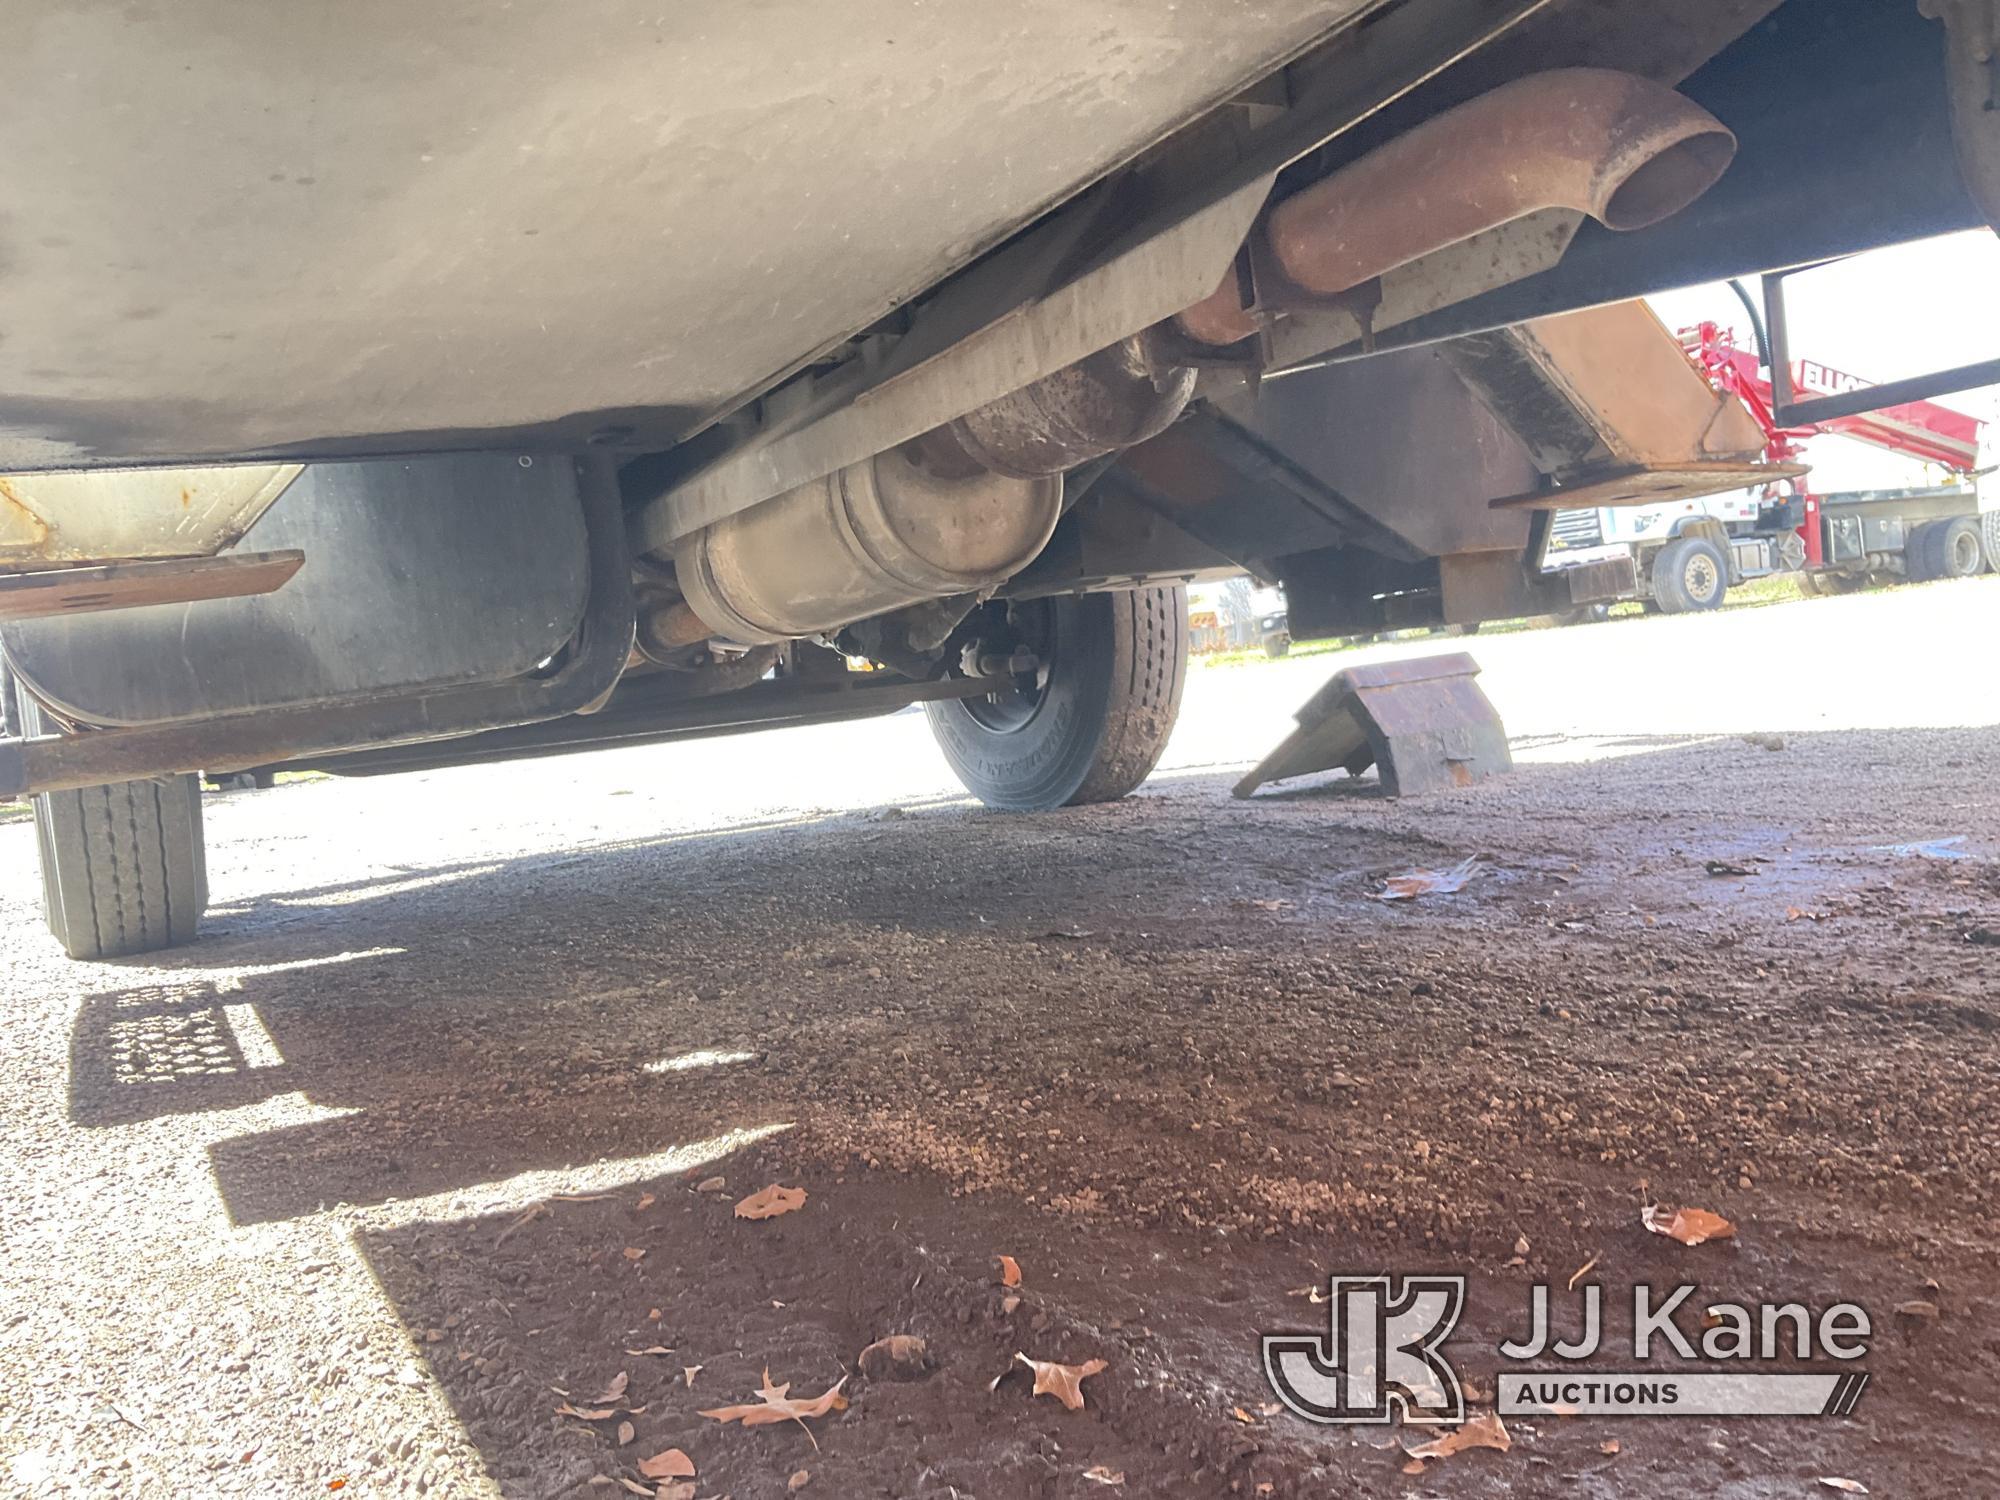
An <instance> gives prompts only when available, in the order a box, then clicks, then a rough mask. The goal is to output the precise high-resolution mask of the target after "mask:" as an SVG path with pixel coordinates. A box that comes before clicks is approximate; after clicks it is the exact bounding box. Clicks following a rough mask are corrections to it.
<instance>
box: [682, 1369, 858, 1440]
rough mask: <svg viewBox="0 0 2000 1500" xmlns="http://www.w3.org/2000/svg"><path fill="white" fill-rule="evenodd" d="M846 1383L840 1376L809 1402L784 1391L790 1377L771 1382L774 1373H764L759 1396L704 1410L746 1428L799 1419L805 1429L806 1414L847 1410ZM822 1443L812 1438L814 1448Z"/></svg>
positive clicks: (809, 1415)
mask: <svg viewBox="0 0 2000 1500" xmlns="http://www.w3.org/2000/svg"><path fill="white" fill-rule="evenodd" d="M846 1384H847V1377H846V1376H845V1375H843V1376H841V1377H840V1379H838V1380H836V1381H835V1382H834V1383H833V1384H832V1385H831V1386H829V1387H828V1388H827V1389H826V1390H825V1391H823V1392H822V1393H821V1394H819V1395H817V1396H815V1397H813V1399H812V1400H810V1401H794V1400H792V1399H791V1398H790V1397H789V1396H787V1395H786V1394H785V1393H786V1392H787V1391H789V1390H790V1389H791V1388H792V1383H791V1382H790V1381H789V1380H788V1381H786V1382H785V1383H784V1384H783V1385H772V1384H771V1372H770V1371H769V1370H766V1371H765V1372H764V1383H763V1385H761V1386H759V1387H758V1389H757V1399H756V1400H755V1401H746V1402H744V1403H742V1404H741V1405H739V1406H717V1407H712V1408H710V1409H709V1410H708V1411H705V1412H703V1413H701V1415H703V1416H704V1417H713V1418H714V1419H715V1420H716V1421H718V1422H741V1423H742V1424H743V1425H744V1426H745V1427H762V1426H763V1425H764V1424H765V1423H767V1422H797V1423H798V1424H799V1426H800V1427H802V1428H805V1426H806V1424H805V1419H806V1418H807V1417H823V1416H825V1415H826V1414H827V1413H828V1412H830V1411H845V1410H847V1398H846V1397H845V1396H843V1395H841V1394H840V1388H841V1387H842V1386H844V1385H846ZM806 1436H807V1437H812V1429H810V1428H806ZM818 1446H819V1439H818V1438H813V1447H815V1448H817V1447H818Z"/></svg>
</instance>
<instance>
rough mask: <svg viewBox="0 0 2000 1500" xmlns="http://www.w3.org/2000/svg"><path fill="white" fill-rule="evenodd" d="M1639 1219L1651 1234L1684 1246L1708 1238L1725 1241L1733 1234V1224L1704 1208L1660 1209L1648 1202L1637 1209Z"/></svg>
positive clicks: (1695, 1243)
mask: <svg viewBox="0 0 2000 1500" xmlns="http://www.w3.org/2000/svg"><path fill="white" fill-rule="evenodd" d="M1639 1222H1640V1223H1642V1224H1644V1225H1645V1226H1646V1227H1647V1228H1648V1229H1650V1230H1652V1231H1653V1233H1654V1234H1664V1235H1665V1236H1666V1237H1667V1238H1668V1239H1670V1240H1679V1241H1680V1242H1681V1243H1682V1244H1683V1245H1700V1244H1705V1243H1706V1242H1707V1241H1709V1240H1726V1239H1728V1238H1729V1237H1730V1236H1731V1235H1733V1234H1735V1233H1736V1226H1735V1225H1734V1224H1732V1223H1730V1222H1729V1221H1728V1220H1727V1219H1725V1218H1723V1217H1722V1215H1721V1214H1712V1213H1710V1212H1709V1211H1708V1210H1707V1209H1705V1208H1674V1209H1669V1208H1663V1207H1661V1206H1660V1205H1659V1204H1657V1203H1653V1204H1648V1205H1646V1206H1645V1207H1643V1208H1641V1209H1640V1210H1639Z"/></svg>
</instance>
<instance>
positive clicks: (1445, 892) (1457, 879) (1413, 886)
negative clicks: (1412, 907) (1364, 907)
mask: <svg viewBox="0 0 2000 1500" xmlns="http://www.w3.org/2000/svg"><path fill="white" fill-rule="evenodd" d="M1478 868H1479V858H1478V856H1477V855H1475V856H1473V857H1472V858H1471V859H1466V860H1460V861H1459V862H1458V863H1457V864H1455V865H1453V866H1452V867H1451V868H1450V869H1449V870H1405V871H1404V872H1403V873H1402V874H1400V875H1391V876H1390V877H1389V878H1388V879H1386V880H1384V881H1383V882H1382V889H1381V890H1379V891H1370V892H1369V893H1368V894H1369V896H1370V897H1371V898H1372V899H1373V900H1376V901H1414V900H1415V899H1416V898H1417V897H1419V896H1449V895H1451V894H1452V893H1453V892H1454V891H1458V890H1462V889H1463V888H1464V886H1465V883H1466V881H1468V880H1470V879H1471V878H1472V877H1473V874H1474V872H1476V871H1477V870H1478Z"/></svg>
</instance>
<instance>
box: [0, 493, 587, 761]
mask: <svg viewBox="0 0 2000 1500" xmlns="http://www.w3.org/2000/svg"><path fill="white" fill-rule="evenodd" d="M245 542H246V544H247V546H248V547H250V548H297V549H300V550H303V552H304V553H305V558H306V561H305V565H304V567H302V568H300V569H299V571H298V574H297V576H296V577H293V578H291V579H290V581H289V582H287V583H286V584H285V585H284V586H283V587H282V588H279V589H278V590H277V591H276V592H274V593H268V594H261V595H258V596H255V597H250V598H236V599H205V600H201V601H198V602H195V603H185V604H153V605H143V606H140V607H138V608H133V609H120V610H116V611H110V612H106V613H103V614H84V615H57V616H51V617H49V618H45V619H37V620H18V621H14V622H12V623H9V624H7V625H5V626H0V645H4V646H5V648H6V652H7V658H8V660H9V661H10V662H11V663H12V665H13V667H14V670H15V671H16V672H17V673H18V674H19V676H20V677H21V679H22V681H24V682H25V683H26V684H27V685H28V686H29V687H30V688H31V689H32V690H33V691H34V692H35V694H36V696H37V697H39V698H41V699H42V700H43V701H45V702H46V703H48V704H49V705H51V706H52V707H53V708H55V709H56V710H57V711H58V712H60V713H62V714H63V715H64V716H65V717H68V718H71V719H76V720H80V721H82V722H85V723H90V724H100V725H115V726H128V725H140V724H173V723H187V722H190V721H193V720H196V719H202V718H207V717H210V716H212V715H216V714H232V713H242V712H246V711H252V710H258V709H269V708H277V707H285V706H296V705H301V704H317V703H334V702H341V701H351V700H356V699H359V698H362V697H367V696H376V695H381V694H385V693H391V692H395V691H399V690H400V691H407V690H410V689H413V688H417V687H420V686H421V687H424V688H427V689H435V688H439V687H444V686H449V685H454V684H461V683H469V682H492V681H499V680H502V679H505V678H511V677H518V676H520V675H521V674H523V673H526V672H529V671H531V670H532V669H533V668H534V667H535V666H536V664H537V663H539V662H541V661H544V660H546V659H547V658H548V657H550V656H551V655H553V654H554V653H555V652H556V651H557V650H559V649H560V648H561V647H562V646H563V644H564V643H565V642H566V641H568V640H569V639H570V638H571V637H572V636H573V635H574V634H575V633H576V629H577V625H578V622H579V621H580V620H581V618H582V616H583V610H584V598H585V595H586V593H587V592H588V589H589V586H590V567H589V560H588V556H587V553H586V547H585V536H584V526H583V518H582V514H581V512H580V511H579V509H578V505H577V479H576V470H575V468H574V466H573V465H571V464H570V463H568V462H567V461H565V460H563V459H561V458H550V457H546V456H544V457H533V456H530V455H522V454H514V453H467V454H451V455H444V456H434V457H428V458H417V459H378V460H374V461H370V462H344V463H326V464H312V465H308V466H307V467H306V469H305V471H304V472H303V473H302V474H301V475H300V477H299V478H298V479H297V480H296V481H295V482H294V483H293V484H292V486H291V488H290V489H288V490H287V491H286V492H285V494H284V495H283V496H281V497H280V498H279V499H278V500H277V502H276V503H275V504H273V505H272V506H271V508H270V509H269V510H268V511H266V512H265V513H264V515H263V517H262V519H260V520H259V521H258V522H257V523H256V525H254V526H252V527H251V528H250V531H249V533H248V535H247V536H246V538H245ZM233 555H234V554H224V557H225V558H228V557H230V556H233Z"/></svg>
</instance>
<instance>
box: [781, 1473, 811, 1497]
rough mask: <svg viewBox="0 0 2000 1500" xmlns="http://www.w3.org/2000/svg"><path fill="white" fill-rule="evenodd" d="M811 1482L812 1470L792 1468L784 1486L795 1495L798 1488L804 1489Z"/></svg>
mask: <svg viewBox="0 0 2000 1500" xmlns="http://www.w3.org/2000/svg"><path fill="white" fill-rule="evenodd" d="M811 1483H812V1470H810V1469H794V1470H792V1477H791V1478H790V1479H787V1480H786V1481H785V1488H786V1489H788V1490H790V1491H791V1492H792V1493H793V1494H795V1495H796V1494H797V1493H798V1492H799V1491H800V1490H802V1489H804V1488H805V1487H806V1486H807V1485H809V1484H811Z"/></svg>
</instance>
